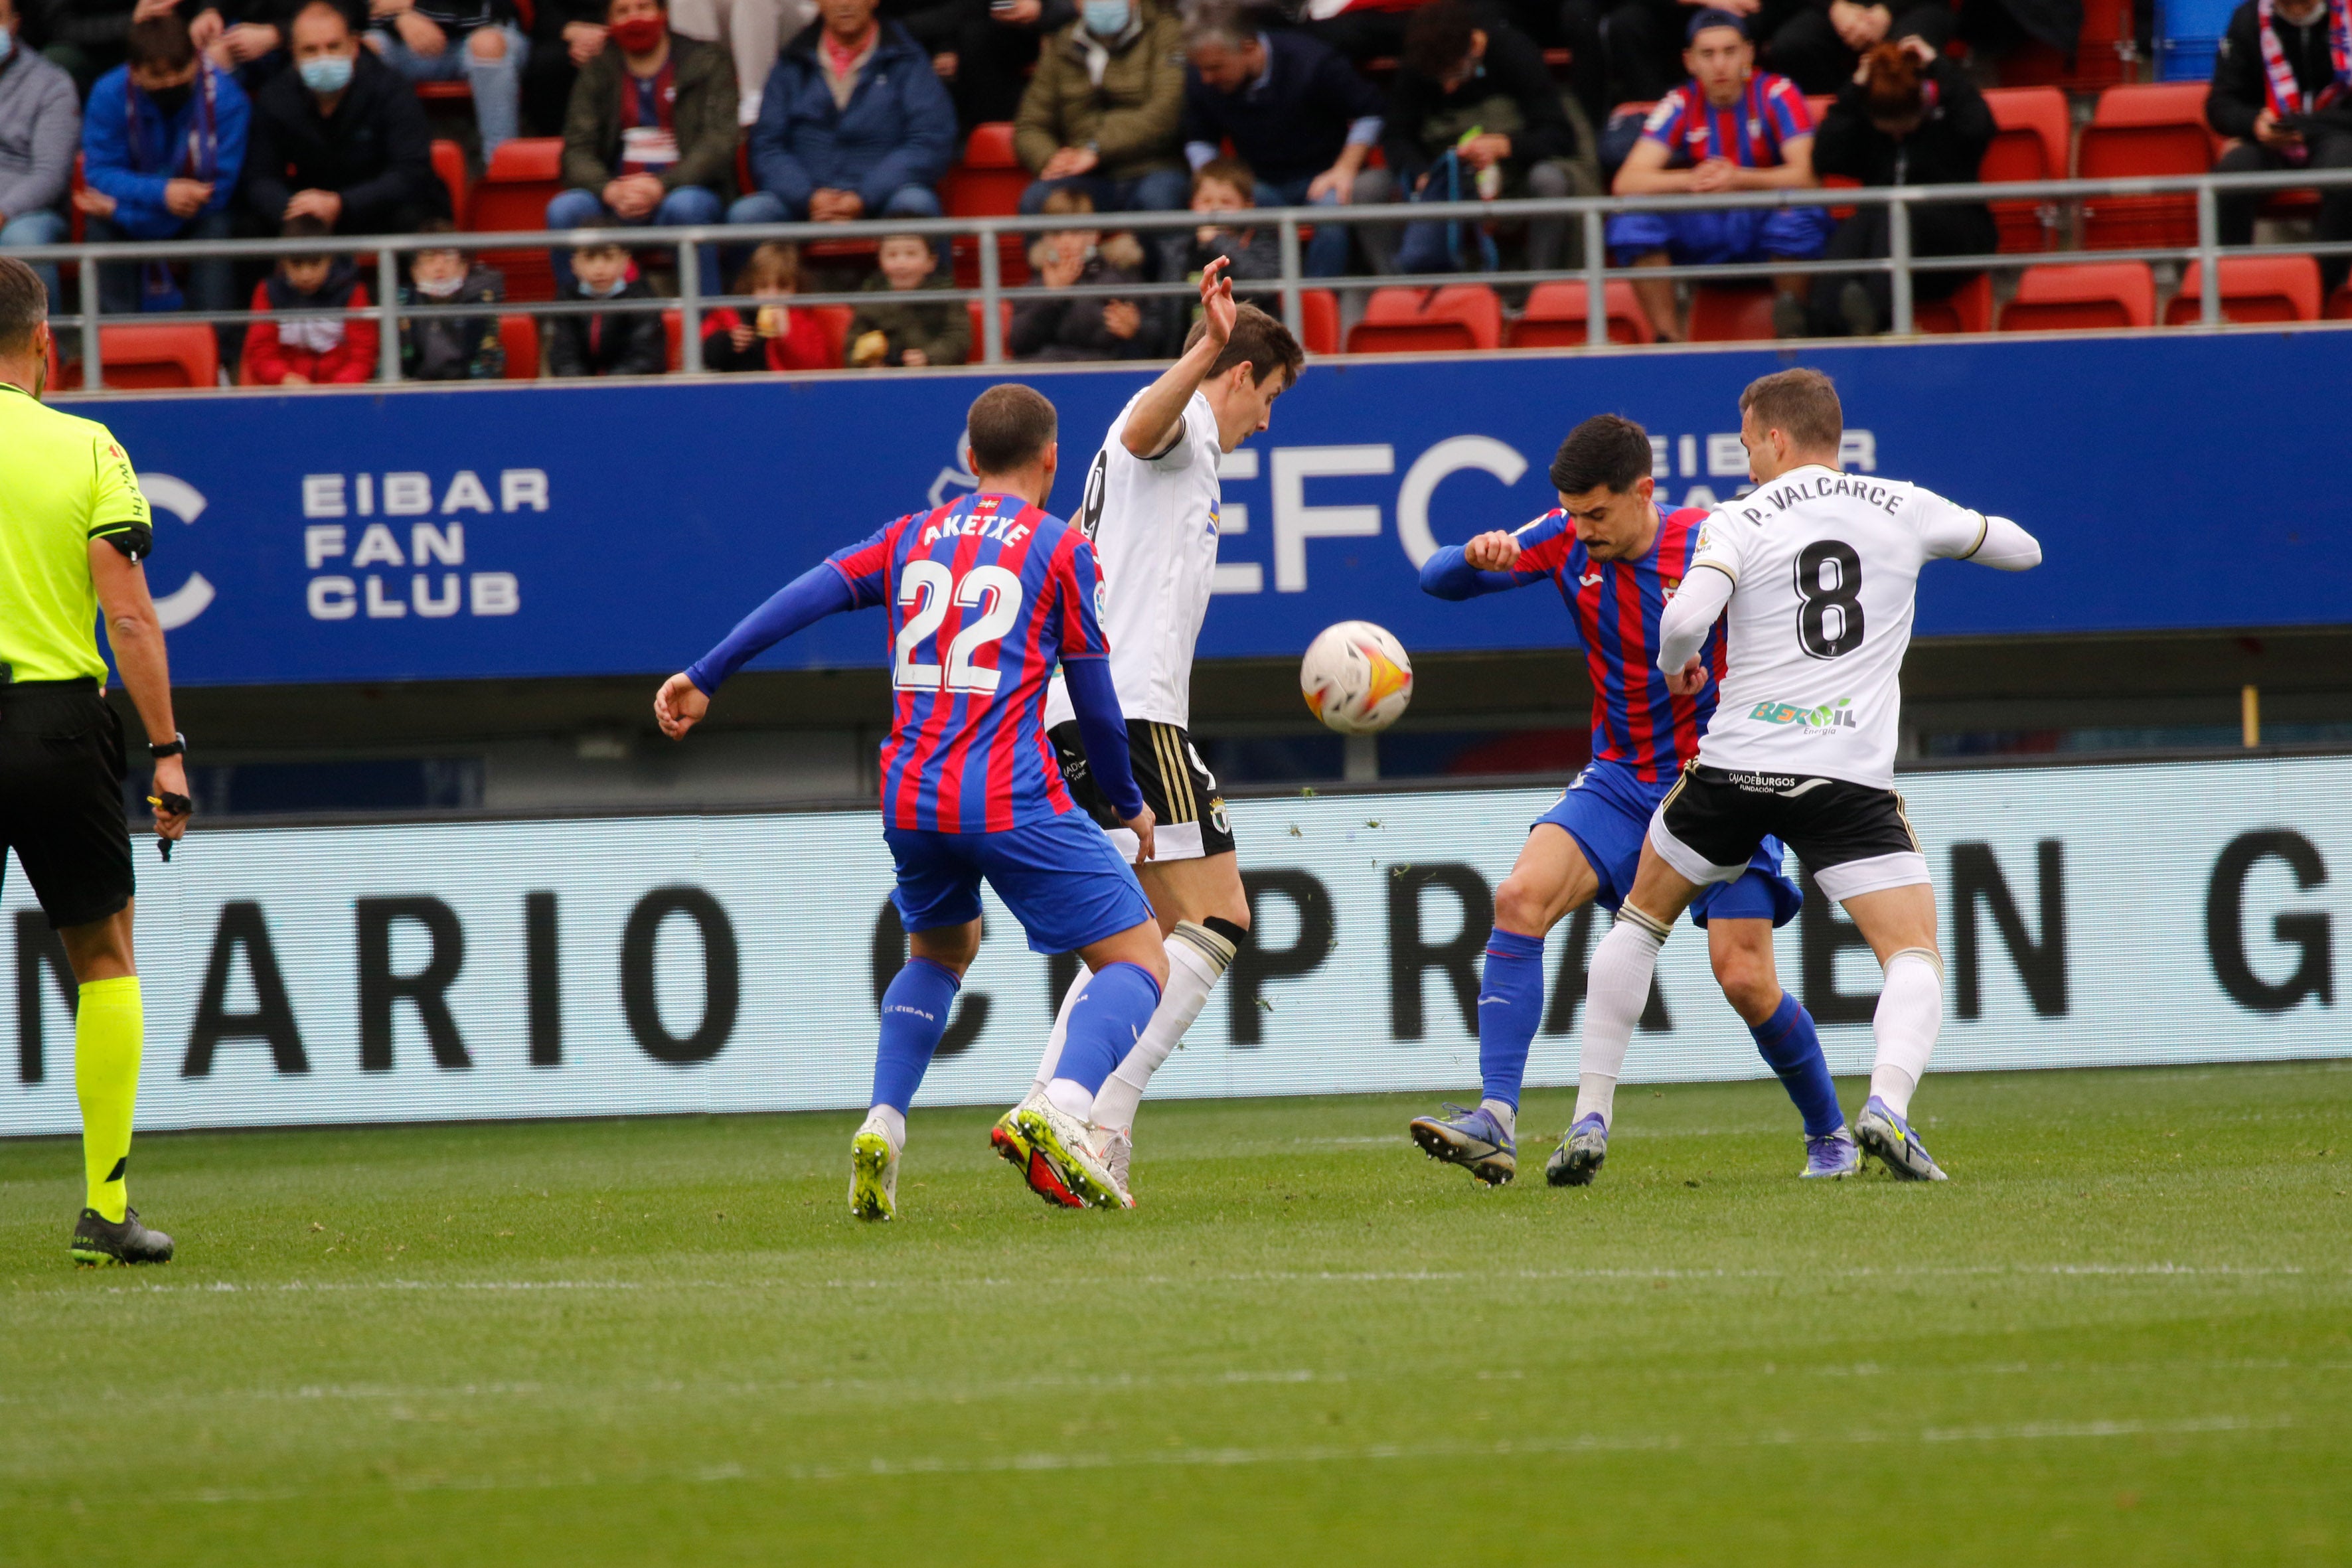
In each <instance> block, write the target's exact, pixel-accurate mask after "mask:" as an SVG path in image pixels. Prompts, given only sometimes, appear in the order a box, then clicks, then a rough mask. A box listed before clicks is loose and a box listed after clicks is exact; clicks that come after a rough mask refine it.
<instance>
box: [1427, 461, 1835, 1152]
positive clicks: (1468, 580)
mask: <svg viewBox="0 0 2352 1568" xmlns="http://www.w3.org/2000/svg"><path fill="white" fill-rule="evenodd" d="M1650 468H1651V457H1650V438H1649V436H1648V434H1647V433H1646V432H1644V431H1643V428H1642V427H1641V426H1639V425H1636V424H1634V423H1633V421H1632V420H1630V419H1621V418H1619V417H1618V416H1615V415H1613V414H1603V415H1601V416H1597V417H1595V418H1591V419H1588V420H1586V421H1585V422H1584V423H1583V424H1581V425H1580V426H1577V427H1576V428H1575V429H1574V430H1572V431H1570V433H1569V437H1568V439H1567V440H1565V441H1563V442H1561V443H1560V447H1559V456H1558V457H1556V458H1553V460H1552V466H1551V480H1552V484H1553V485H1554V486H1555V487H1556V488H1557V489H1558V490H1559V500H1560V504H1559V509H1558V510H1552V511H1549V512H1546V513H1545V514H1544V515H1543V516H1541V517H1539V518H1537V519H1536V520H1535V521H1533V522H1530V523H1528V524H1527V525H1526V526H1525V527H1523V528H1520V529H1519V530H1517V531H1516V532H1508V533H1507V532H1502V531H1496V532H1492V533H1485V534H1481V535H1479V536H1478V537H1477V538H1475V539H1474V540H1472V541H1470V542H1469V543H1468V544H1466V545H1455V546H1449V547H1447V548H1445V549H1443V550H1440V551H1438V552H1437V553H1436V554H1434V555H1432V556H1431V557H1430V558H1429V559H1428V560H1427V561H1426V562H1424V563H1423V565H1422V569H1421V585H1422V588H1423V592H1425V593H1429V594H1433V595H1436V596H1437V597H1439V598H1441V599H1468V598H1473V597H1475V596H1477V595H1483V594H1496V593H1503V592H1506V591H1507V590H1509V589H1513V588H1519V587H1525V586H1527V585H1528V584H1533V583H1541V582H1553V583H1556V584H1559V592H1560V596H1561V597H1562V598H1564V599H1565V600H1567V602H1568V608H1569V614H1570V616H1571V617H1572V618H1573V619H1574V621H1575V622H1576V628H1577V636H1578V638H1579V640H1580V641H1581V642H1582V644H1583V645H1584V658H1585V668H1586V671H1587V673H1588V674H1589V675H1590V676H1591V681H1592V763H1591V766H1589V767H1587V768H1586V769H1585V770H1584V771H1583V772H1582V773H1579V774H1577V776H1576V782H1575V783H1574V784H1570V786H1569V787H1568V789H1567V791H1566V792H1565V793H1564V794H1562V795H1561V796H1560V799H1559V805H1556V806H1554V807H1552V809H1551V810H1549V811H1548V812H1546V813H1545V814H1544V815H1543V816H1542V817H1541V818H1539V819H1538V821H1537V822H1536V823H1535V824H1534V826H1532V827H1530V828H1529V829H1528V841H1527V843H1526V844H1525V845H1524V846H1523V847H1521V849H1520V851H1519V858H1518V862H1517V864H1516V865H1514V866H1513V867H1512V868H1511V874H1510V875H1509V876H1508V877H1506V878H1505V879H1503V885H1502V886H1501V887H1500V888H1497V889H1496V891H1495V929H1494V933H1493V934H1492V935H1491V936H1490V937H1488V939H1487V942H1486V975H1485V979H1484V981H1483V982H1482V984H1480V986H1479V994H1478V1067H1479V1072H1480V1075H1481V1077H1482V1078H1483V1079H1484V1080H1485V1087H1484V1091H1483V1098H1482V1099H1481V1100H1480V1102H1479V1104H1478V1107H1477V1109H1476V1110H1467V1111H1463V1110H1459V1109H1458V1108H1449V1109H1454V1110H1456V1114H1454V1116H1452V1117H1432V1116H1424V1117H1422V1118H1419V1119H1418V1120H1416V1121H1413V1123H1412V1128H1411V1131H1412V1137H1413V1141H1414V1142H1417V1143H1419V1144H1420V1145H1421V1146H1422V1148H1423V1150H1424V1151H1426V1152H1428V1153H1429V1155H1430V1156H1431V1157H1432V1158H1433V1159H1439V1160H1446V1161H1450V1162H1452V1163H1455V1164H1459V1165H1464V1166H1466V1167H1468V1169H1469V1171H1470V1173H1471V1174H1472V1175H1474V1176H1475V1177H1477V1178H1478V1179H1479V1180H1480V1181H1481V1182H1484V1183H1486V1184H1490V1185H1493V1184H1502V1183H1505V1182H1508V1181H1509V1180H1511V1178H1512V1177H1513V1176H1514V1175H1515V1174H1517V1170H1518V1150H1517V1127H1516V1123H1517V1117H1518V1103H1519V1084H1520V1080H1521V1079H1522V1077H1523V1076H1524V1075H1525V1073H1526V1070H1527V1064H1528V1045H1529V1043H1530V1042H1531V1041H1533V1039H1534V1038H1535V1032H1536V1026H1537V1025H1538V1022H1539V1021H1540V1020H1541V1018H1542V1017H1543V1010H1544V972H1543V950H1544V937H1545V935H1546V934H1547V933H1548V932H1549V931H1550V930H1551V928H1552V927H1553V926H1555V925H1557V924H1559V921H1560V920H1561V919H1562V918H1563V917H1564V916H1566V915H1567V914H1568V913H1569V912H1570V910H1576V909H1580V908H1581V907H1582V906H1583V905H1585V904H1587V903H1589V902H1591V901H1592V900H1596V899H1597V900H1600V902H1601V905H1602V906H1603V907H1604V908H1606V909H1607V910H1609V911H1610V912H1611V913H1612V914H1614V913H1615V912H1616V910H1617V907H1618V905H1619V904H1620V903H1621V902H1622V900H1623V899H1624V897H1625V894H1626V892H1627V891H1628V890H1629V889H1631V888H1632V887H1633V873H1634V869H1635V868H1636V866H1637V865H1638V864H1639V863H1640V859H1641V854H1642V836H1643V831H1644V830H1645V829H1646V828H1647V827H1648V826H1649V820H1650V814H1651V812H1652V811H1653V810H1654V809H1655V808H1656V806H1657V804H1658V802H1659V800H1660V799H1661V798H1662V797H1664V795H1665V793H1666V791H1667V790H1668V789H1670V788H1671V787H1672V786H1673V784H1674V782H1675V779H1676V777H1677V776H1679V775H1680V773H1681V772H1682V767H1683V764H1684V763H1685V762H1687V761H1689V760H1690V759H1691V758H1692V757H1694V756H1696V755H1697V754H1698V746H1699V737H1700V736H1701V734H1702V733H1704V732H1705V731H1706V725H1707V721H1708V720H1709V719H1710V718H1712V717H1713V716H1714V713H1715V700H1716V689H1715V680H1716V679H1719V678H1720V676H1721V674H1722V671H1723V637H1722V634H1721V633H1720V632H1717V634H1716V635H1715V636H1714V637H1713V638H1712V639H1711V640H1710V641H1709V642H1708V643H1707V645H1706V650H1705V652H1704V653H1703V654H1702V656H1701V658H1702V660H1703V662H1704V664H1705V672H1704V673H1701V674H1699V675H1698V676H1697V677H1696V679H1692V678H1689V677H1687V676H1685V675H1675V676H1672V677H1669V676H1666V675H1664V674H1662V673H1660V671H1659V670H1658V669H1657V668H1656V666H1657V648H1658V618H1659V616H1660V615H1661V613H1662V612H1664V609H1665V605H1666V601H1667V600H1669V599H1670V598H1672V597H1673V596H1674V594H1675V589H1676V588H1678V587H1679V586H1680V585H1681V584H1682V580H1683V578H1684V576H1685V574H1687V573H1688V572H1689V571H1690V565H1691V558H1692V556H1693V554H1694V553H1696V550H1697V544H1698V535H1699V529H1700V525H1701V524H1702V523H1704V522H1705V521H1706V517H1707V514H1706V512H1705V511H1702V510H1698V509H1696V508H1684V509H1682V510H1678V511H1675V512H1672V513H1669V514H1662V513H1661V512H1660V510H1659V508H1658V506H1657V504H1656V501H1655V499H1654V495H1655V489H1656V487H1655V482H1654V480H1653V479H1652V478H1651V474H1650ZM1802 902H1803V895H1801V893H1800V892H1799V891H1798V890H1797V888H1796V885H1795V884H1794V883H1792V882H1790V880H1789V879H1788V878H1787V877H1786V876H1784V875H1783V874H1782V872H1781V869H1780V844H1779V842H1778V841H1777V840H1774V839H1769V838H1768V839H1766V840H1765V841H1764V843H1763V845H1762V847H1759V849H1758V850H1757V851H1756V853H1755V856H1754V857H1753V858H1752V859H1751V860H1750V861H1749V864H1748V871H1747V874H1746V875H1744V876H1742V877H1740V878H1739V879H1738V880H1736V881H1733V882H1730V883H1728V884H1727V885H1724V886H1720V887H1717V888H1715V889H1711V892H1710V895H1709V896H1708V897H1706V898H1702V899H1701V900H1698V901H1697V902H1696V903H1694V904H1693V905H1692V906H1691V920H1692V922H1693V923H1694V924H1696V925H1699V926H1703V927H1705V928H1706V934H1707V954H1708V956H1709V958H1711V959H1712V960H1713V961H1714V965H1715V974H1716V979H1717V982H1718V983H1720V984H1721V985H1722V986H1723V994H1724V996H1725V998H1726V999H1727V1000H1728V1001H1729V1002H1730V1003H1731V1005H1732V1008H1733V1010H1734V1011H1736V1012H1738V1015H1739V1016H1740V1018H1741V1019H1742V1020H1743V1021H1744V1022H1745V1023H1746V1024H1747V1025H1748V1030H1749V1032H1750V1033H1751V1034H1752V1035H1753V1036H1754V1037H1755V1039H1756V1048H1757V1049H1758V1050H1759V1052H1761V1053H1762V1054H1763V1057H1764V1059H1765V1060H1766V1061H1767V1062H1769V1063H1770V1064H1771V1067H1772V1070H1773V1071H1774V1072H1775V1073H1777V1074H1778V1075H1779V1076H1780V1081H1781V1082H1782V1083H1783V1084H1784V1085H1785V1086H1786V1087H1787V1089H1788V1090H1789V1098H1790V1100H1794V1101H1795V1102H1796V1105H1797V1109H1798V1110H1799V1111H1800V1112H1801V1113H1802V1115H1803V1117H1804V1121H1805V1170H1804V1174H1806V1175H1808V1176H1827V1177H1837V1176H1843V1175H1846V1174H1849V1173H1852V1172H1853V1171H1854V1170H1855V1169H1856V1168H1857V1167H1858V1163H1859V1159H1858V1156H1857V1154H1856V1152H1855V1149H1854V1144H1853V1137H1852V1135H1851V1134H1850V1133H1849V1132H1848V1131H1846V1126H1845V1118H1844V1115H1843V1113H1842V1112H1841V1111H1840V1110H1838V1103H1837V1091H1836V1089H1835V1087H1834V1086H1833V1085H1832V1082H1831V1081H1830V1073H1829V1066H1828V1064H1827V1062H1826V1061H1824V1060H1823V1059H1822V1046H1821V1040H1820V1038H1819V1037H1818V1036H1817V1035H1816V1034H1815V1032H1814V1028H1813V1020H1812V1016H1811V1014H1809V1013H1807V1012H1806V1011H1805V1009H1804V1007H1803V1005H1801V1003H1799V1002H1798V1001H1797V999H1796V998H1795V997H1793V996H1790V994H1788V993H1786V992H1785V991H1782V990H1781V989H1780V979H1779V976H1778V974H1777V973H1776V972H1775V969H1774V966H1773V962H1772V929H1773V928H1774V927H1775V926H1778V925H1784V924H1786V923H1787V922H1788V921H1790V919H1791V918H1792V917H1794V916H1795V914H1796V912H1797V910H1798V909H1799V908H1800V906H1801V904H1802ZM1611 1081H1612V1087H1613V1085H1614V1079H1612V1080H1611ZM1608 1148H1609V1126H1608V1120H1607V1118H1606V1117H1605V1116H1603V1115H1598V1114H1596V1115H1593V1116H1590V1117H1580V1118H1579V1119H1578V1120H1577V1121H1576V1124H1575V1125H1574V1126H1573V1127H1571V1128H1570V1130H1569V1133H1568V1136H1567V1137H1566V1138H1565V1139H1564V1140H1562V1142H1561V1144H1560V1147H1559V1150H1558V1151H1556V1152H1554V1153H1553V1155H1552V1157H1551V1160H1550V1162H1549V1163H1548V1164H1547V1165H1546V1166H1545V1168H1544V1174H1545V1177H1546V1178H1547V1179H1548V1180H1549V1181H1550V1183H1551V1184H1553V1185H1554V1186H1582V1185H1584V1184H1587V1183H1589V1182H1591V1180H1592V1177H1593V1175H1594V1173H1596V1172H1598V1171H1599V1170H1600V1168H1601V1161H1602V1160H1603V1159H1604V1158H1605V1157H1606V1155H1607V1152H1608Z"/></svg>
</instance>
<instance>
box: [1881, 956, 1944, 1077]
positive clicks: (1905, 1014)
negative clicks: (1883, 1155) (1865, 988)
mask: <svg viewBox="0 0 2352 1568" xmlns="http://www.w3.org/2000/svg"><path fill="white" fill-rule="evenodd" d="M1943 1027H1944V959H1943V955H1942V954H1941V953H1938V952H1930V951H1929V950H1927V948H1924V947H1906V948H1905V949H1904V950H1903V951H1902V952H1897V953H1895V954H1893V955H1892V956H1890V957H1889V958H1888V959H1887V961H1886V980H1885V984H1883V985H1882V986H1881V987H1880V989H1879V993H1878V1010H1877V1011H1876V1012H1875V1013H1874V1014H1872V1015H1871V1018H1870V1032H1871V1033H1872V1035H1874V1037H1876V1038H1877V1040H1878V1060H1877V1062H1876V1063H1875V1065H1874V1066H1873V1067H1872V1068H1871V1069H1870V1092H1871V1093H1872V1094H1874V1095H1875V1096H1877V1097H1878V1098H1879V1099H1880V1100H1885V1102H1886V1109H1887V1110H1891V1111H1893V1112H1895V1115H1897V1116H1902V1117H1908V1116H1909V1115H1910V1114H1911V1091H1912V1090H1914V1089H1917V1088H1918V1087H1919V1079H1920V1075H1921V1074H1923V1073H1925V1072H1926V1071H1927V1058H1928V1057H1929V1056H1930V1055H1932V1054H1933V1053H1934V1051H1935V1049H1936V1037H1937V1035H1938V1034H1940V1033H1941V1032H1942V1031H1943Z"/></svg>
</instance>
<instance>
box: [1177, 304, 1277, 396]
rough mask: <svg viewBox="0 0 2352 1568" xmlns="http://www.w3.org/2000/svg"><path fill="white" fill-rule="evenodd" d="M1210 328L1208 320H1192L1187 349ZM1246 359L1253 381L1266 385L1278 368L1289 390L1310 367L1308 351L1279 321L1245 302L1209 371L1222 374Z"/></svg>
mask: <svg viewBox="0 0 2352 1568" xmlns="http://www.w3.org/2000/svg"><path fill="white" fill-rule="evenodd" d="M1208 330H1209V323H1208V321H1206V319H1203V320H1201V321H1195V322H1193V323H1192V331H1189V332H1187V333H1185V334H1184V351H1185V352H1186V353H1191V352H1192V345H1193V344H1194V343H1197V342H1200V341H1201V339H1202V335H1203V334H1205V333H1206V332H1207V331H1208ZM1244 360H1247V361H1248V362H1249V367H1250V382H1251V384H1253V385H1255V386H1263V385H1265V378H1266V377H1267V376H1269V375H1272V374H1274V373H1275V372H1276V371H1277V370H1278V371H1280V372H1282V384H1283V386H1284V388H1285V389H1286V390H1287V389H1288V388H1290V387H1293V386H1296V385H1297V384H1298V373H1299V372H1300V371H1302V370H1304V369H1306V368H1307V351H1306V350H1305V349H1302V348H1300V347H1299V346H1298V340H1297V338H1295V337H1293V336H1291V333H1290V329H1289V328H1288V327H1286V326H1284V325H1283V324H1282V322H1281V321H1278V320H1276V318H1275V317H1272V316H1269V315H1267V314H1266V313H1265V311H1264V310H1259V309H1258V308H1257V307H1256V306H1255V305H1243V306H1240V307H1238V308H1237V309H1236V310H1234V330H1233V335H1232V336H1230V337H1228V338H1227V339H1226V340H1225V352H1224V353H1221V354H1219V355H1218V356H1217V363H1214V364H1213V365H1211V366H1210V367H1209V374H1211V375H1223V374H1225V372H1227V371H1229V370H1231V369H1233V368H1234V366H1235V365H1237V364H1239V363H1242V362H1243V361H1244Z"/></svg>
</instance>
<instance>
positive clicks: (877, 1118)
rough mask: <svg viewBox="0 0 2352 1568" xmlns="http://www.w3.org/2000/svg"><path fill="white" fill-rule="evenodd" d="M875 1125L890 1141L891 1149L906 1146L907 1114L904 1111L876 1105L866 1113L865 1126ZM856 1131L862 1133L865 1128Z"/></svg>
mask: <svg viewBox="0 0 2352 1568" xmlns="http://www.w3.org/2000/svg"><path fill="white" fill-rule="evenodd" d="M877 1123H879V1124H880V1126H881V1128H882V1136H884V1137H885V1138H887V1139H888V1140H890V1147H891V1148H893V1149H904V1148H905V1147H906V1146H907V1113H906V1112H905V1111H903V1110H898V1109H896V1108H895V1107H892V1106H887V1105H877V1106H876V1107H875V1108H874V1109H873V1110H869V1111H867V1112H866V1127H872V1126H875V1125H876V1124H877ZM858 1131H861V1132H862V1131H865V1128H860V1129H858Z"/></svg>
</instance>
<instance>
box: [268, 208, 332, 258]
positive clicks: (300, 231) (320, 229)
mask: <svg viewBox="0 0 2352 1568" xmlns="http://www.w3.org/2000/svg"><path fill="white" fill-rule="evenodd" d="M333 232H334V230H333V229H331V228H329V227H328V226H327V221H326V219H324V218H320V217H313V216H311V215H310V214H309V213H298V214H296V215H295V216H292V217H289V218H288V219H287V220H286V221H285V222H284V223H283V224H281V225H279V226H278V238H280V239H324V238H326V237H327V236H329V235H331V234H332V233H333ZM326 254H327V253H326V252H325V251H323V250H312V251H299V250H296V251H289V252H288V253H287V254H286V255H284V256H281V257H279V258H278V259H279V260H280V261H322V260H324V259H326Z"/></svg>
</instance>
